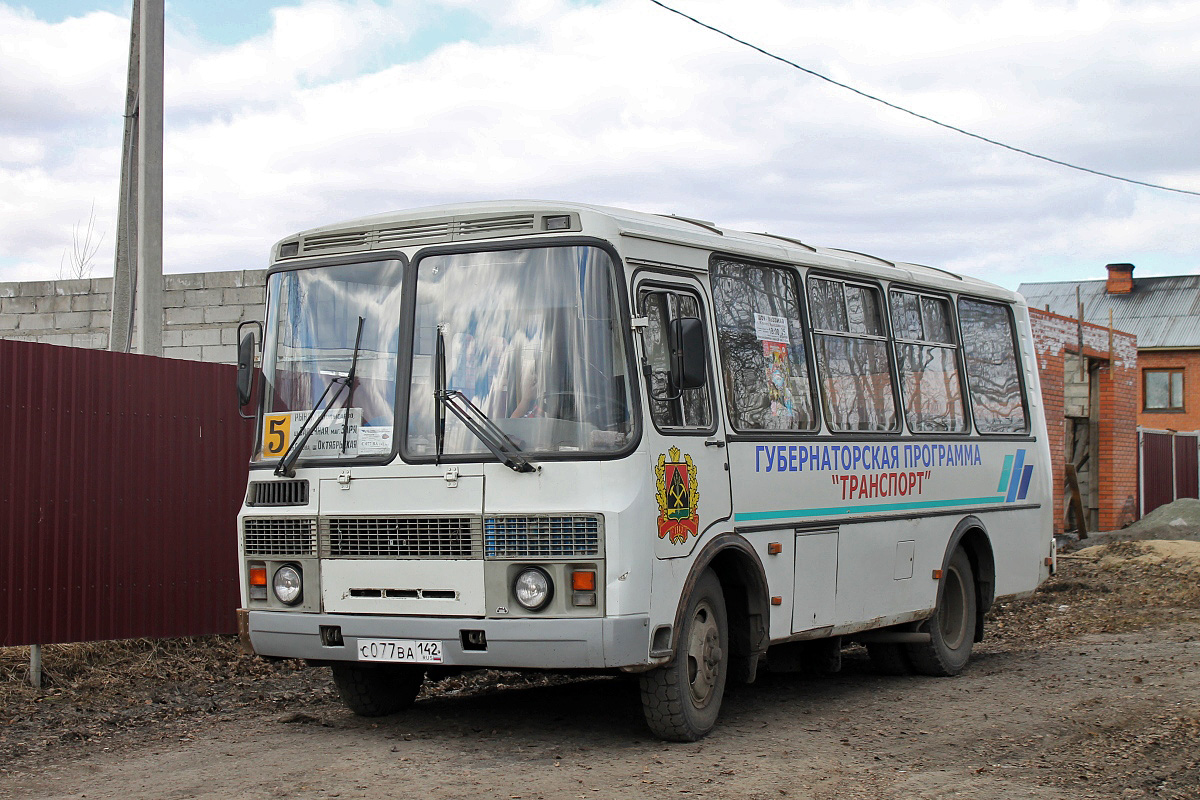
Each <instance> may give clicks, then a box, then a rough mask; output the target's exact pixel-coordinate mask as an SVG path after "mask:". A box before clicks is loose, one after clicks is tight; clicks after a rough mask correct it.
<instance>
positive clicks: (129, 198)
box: [108, 0, 141, 353]
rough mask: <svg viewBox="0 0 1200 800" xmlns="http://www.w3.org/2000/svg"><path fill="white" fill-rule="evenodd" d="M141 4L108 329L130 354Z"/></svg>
mask: <svg viewBox="0 0 1200 800" xmlns="http://www.w3.org/2000/svg"><path fill="white" fill-rule="evenodd" d="M140 13H141V11H140V3H139V2H138V0H133V19H132V21H131V23H130V25H129V73H128V75H127V76H126V78H125V136H124V138H123V139H122V142H121V194H120V196H119V197H118V198H117V237H116V239H117V245H116V258H115V260H114V261H113V287H112V317H111V318H110V322H109V326H108V349H109V350H112V351H114V352H118V353H128V352H129V346H130V344H132V342H133V276H134V273H135V272H136V271H137V270H136V266H137V262H136V261H135V258H136V253H137V226H136V225H135V224H134V218H132V217H131V216H130V213H131V212H130V209H137V205H138V186H137V170H136V169H135V168H134V165H135V164H137V160H138V125H137V117H138V70H139V67H138V65H139V63H140V59H139V58H138V51H139V50H140V47H141V45H140V44H139V42H138V30H139V27H140V26H139V25H138V15H139V14H140Z"/></svg>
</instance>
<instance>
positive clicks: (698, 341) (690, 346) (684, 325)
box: [670, 317, 708, 392]
mask: <svg viewBox="0 0 1200 800" xmlns="http://www.w3.org/2000/svg"><path fill="white" fill-rule="evenodd" d="M670 330H671V341H670V346H671V386H672V388H673V389H674V390H675V391H680V392H682V391H685V390H687V389H699V388H701V387H703V386H704V384H705V382H706V380H707V365H708V353H707V352H706V348H705V344H704V324H703V323H702V322H700V320H699V319H697V318H696V317H679V318H677V319H674V320H672V321H671V328H670Z"/></svg>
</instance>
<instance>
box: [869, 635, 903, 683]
mask: <svg viewBox="0 0 1200 800" xmlns="http://www.w3.org/2000/svg"><path fill="white" fill-rule="evenodd" d="M867 656H868V657H869V658H870V659H871V667H872V669H874V670H875V671H876V672H878V673H879V674H880V675H908V674H909V673H910V672H912V664H911V663H910V662H909V660H908V653H907V652H905V650H904V645H900V644H895V643H894V642H868V643H867Z"/></svg>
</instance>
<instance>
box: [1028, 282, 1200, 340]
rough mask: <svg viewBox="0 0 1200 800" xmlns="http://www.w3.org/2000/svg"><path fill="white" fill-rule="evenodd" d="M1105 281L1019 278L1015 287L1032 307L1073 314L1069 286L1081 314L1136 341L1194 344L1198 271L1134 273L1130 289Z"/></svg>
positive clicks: (1199, 331) (1199, 312)
mask: <svg viewBox="0 0 1200 800" xmlns="http://www.w3.org/2000/svg"><path fill="white" fill-rule="evenodd" d="M1106 284H1107V282H1106V281H1080V282H1078V283H1075V282H1071V281H1061V282H1054V283H1023V284H1021V285H1020V287H1018V289H1017V291H1019V292H1020V293H1021V294H1023V295H1024V296H1025V300H1026V302H1028V303H1029V305H1030V306H1031V307H1033V308H1046V309H1049V310H1050V311H1053V312H1054V313H1055V314H1063V315H1064V316H1068V317H1074V316H1077V314H1078V312H1077V310H1076V306H1075V287H1076V286H1078V287H1079V300H1080V302H1082V303H1083V318H1084V319H1085V320H1086V321H1087V322H1094V323H1096V324H1097V325H1108V312H1109V310H1110V309H1111V310H1112V321H1113V327H1114V328H1117V329H1118V330H1122V331H1128V332H1129V333H1132V334H1135V335H1136V336H1137V339H1138V347H1139V348H1141V347H1200V275H1171V276H1168V277H1162V278H1134V281H1133V291H1132V292H1130V293H1128V294H1109V293H1108V292H1106V291H1105V286H1106Z"/></svg>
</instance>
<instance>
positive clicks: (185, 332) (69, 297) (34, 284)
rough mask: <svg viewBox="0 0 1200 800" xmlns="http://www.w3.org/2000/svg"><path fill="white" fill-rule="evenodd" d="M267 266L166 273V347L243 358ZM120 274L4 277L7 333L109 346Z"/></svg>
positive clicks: (219, 359) (258, 316) (203, 357)
mask: <svg viewBox="0 0 1200 800" xmlns="http://www.w3.org/2000/svg"><path fill="white" fill-rule="evenodd" d="M265 281H266V272H265V270H237V271H231V272H202V273H192V274H185V275H165V276H163V355H164V356H166V357H168V358H182V359H188V360H192V361H207V362H211V363H220V364H233V363H236V361H237V327H238V324H239V323H241V322H244V321H246V320H259V321H260V322H261V321H262V320H263V317H264V315H265V313H266V306H265V302H266V301H265ZM111 309H112V278H92V279H84V280H65V281H26V282H22V283H0V339H18V340H21V341H26V342H42V343H43V344H57V345H65V346H69V347H83V348H87V349H91V350H104V349H107V348H108V337H109V330H108V329H109V324H110V321H111V314H112V310H111Z"/></svg>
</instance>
